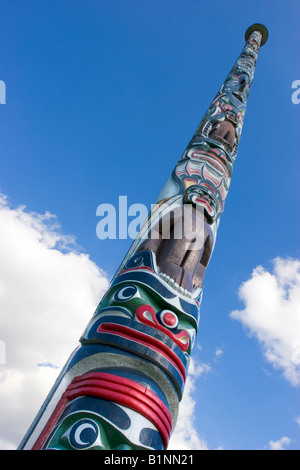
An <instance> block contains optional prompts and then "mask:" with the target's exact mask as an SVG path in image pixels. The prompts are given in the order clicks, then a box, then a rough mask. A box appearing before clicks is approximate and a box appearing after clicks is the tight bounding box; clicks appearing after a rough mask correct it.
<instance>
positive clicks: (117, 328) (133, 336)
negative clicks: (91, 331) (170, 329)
mask: <svg viewBox="0 0 300 470" xmlns="http://www.w3.org/2000/svg"><path fill="white" fill-rule="evenodd" d="M97 331H98V332H99V333H102V332H103V333H110V334H114V335H118V336H121V337H123V338H126V339H129V340H131V341H135V342H136V343H140V344H142V345H144V346H147V347H148V348H150V349H152V350H153V351H156V352H157V353H159V354H161V355H162V356H164V357H165V358H166V359H167V360H168V361H169V362H170V363H171V364H172V365H173V366H174V367H175V368H176V369H177V371H178V372H179V374H180V376H181V378H182V380H183V381H184V382H185V380H186V372H185V367H184V365H183V363H182V362H181V360H180V358H179V357H178V356H177V355H176V354H175V353H174V351H172V349H170V348H169V347H168V346H167V345H166V344H165V343H163V342H162V341H160V340H158V339H156V338H154V337H152V336H150V335H147V334H145V333H142V332H141V331H138V330H135V329H133V328H129V327H128V326H124V325H118V324H117V323H102V324H101V325H100V326H99V328H98V329H97Z"/></svg>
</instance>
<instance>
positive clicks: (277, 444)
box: [269, 436, 291, 450]
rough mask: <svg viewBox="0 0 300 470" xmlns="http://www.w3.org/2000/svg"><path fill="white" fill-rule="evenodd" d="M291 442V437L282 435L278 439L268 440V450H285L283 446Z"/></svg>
mask: <svg viewBox="0 0 300 470" xmlns="http://www.w3.org/2000/svg"><path fill="white" fill-rule="evenodd" d="M290 443H291V439H290V438H289V437H286V436H284V437H282V438H281V439H279V440H278V441H270V442H269V446H270V450H285V449H284V446H288V445H290Z"/></svg>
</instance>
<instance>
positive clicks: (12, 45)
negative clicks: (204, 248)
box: [0, 0, 300, 449]
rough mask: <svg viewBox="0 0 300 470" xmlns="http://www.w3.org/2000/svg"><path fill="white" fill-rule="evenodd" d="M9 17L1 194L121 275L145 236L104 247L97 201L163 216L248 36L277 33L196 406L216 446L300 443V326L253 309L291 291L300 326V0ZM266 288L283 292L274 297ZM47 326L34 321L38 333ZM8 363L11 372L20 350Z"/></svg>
mask: <svg viewBox="0 0 300 470" xmlns="http://www.w3.org/2000/svg"><path fill="white" fill-rule="evenodd" d="M0 9H1V15H0V17H1V20H0V21H1V25H0V26H1V28H0V48H1V55H0V60H1V72H0V73H1V76H0V79H1V80H3V81H4V82H5V84H6V104H5V105H2V106H1V109H0V121H1V144H0V145H1V157H0V191H1V193H2V194H3V195H5V196H7V198H8V199H7V200H8V201H9V208H10V211H11V212H12V211H13V210H14V209H15V208H17V207H19V206H20V205H24V206H26V210H25V209H24V211H25V212H26V211H28V212H31V213H34V214H35V216H34V217H35V220H37V214H45V212H50V213H51V214H54V215H55V217H56V219H55V221H57V222H58V223H59V224H60V226H61V229H60V231H61V233H63V234H65V235H70V236H72V237H76V242H77V244H78V246H80V247H81V248H80V249H81V251H82V252H83V253H84V254H86V255H88V256H89V259H90V260H91V262H92V263H95V265H97V266H98V267H99V268H100V269H101V270H103V272H104V273H103V272H102V271H101V273H102V274H101V275H102V277H103V278H104V277H105V278H107V279H108V280H109V279H110V278H111V277H112V276H113V274H114V273H115V271H116V269H117V268H118V266H119V264H120V262H121V261H122V259H123V257H124V256H125V254H126V252H127V250H128V248H129V246H130V244H131V242H132V240H130V239H127V240H119V239H117V240H99V239H98V238H97V236H96V225H97V222H98V221H99V218H97V217H96V209H97V207H98V205H99V204H102V203H110V204H114V205H115V206H116V207H117V206H118V198H119V196H120V195H126V196H127V198H128V205H130V204H133V203H142V204H145V205H146V206H147V207H148V208H149V209H150V206H151V203H153V202H154V200H155V198H156V196H157V195H158V193H159V191H160V189H161V188H162V186H163V185H164V183H165V181H166V179H167V177H168V176H169V174H170V173H171V171H172V170H173V167H174V166H175V164H176V162H177V161H178V159H179V158H180V156H181V153H182V152H183V150H184V148H185V146H186V145H187V143H188V142H189V140H190V138H191V137H192V135H193V133H194V131H195V130H196V128H197V126H198V124H199V122H200V120H201V119H202V117H203V115H204V113H205V112H206V109H207V108H208V106H209V105H210V103H211V101H212V99H213V98H214V96H215V94H216V93H217V91H218V89H219V87H220V85H221V84H222V82H223V80H224V79H225V77H226V75H227V73H228V72H229V71H230V69H231V67H232V65H233V64H234V62H235V60H236V58H237V57H238V55H239V54H240V52H241V50H242V48H243V45H244V33H245V30H246V29H247V27H248V26H250V25H251V24H253V23H257V22H259V23H263V24H265V25H266V26H267V28H268V30H269V40H268V42H267V44H266V45H265V46H263V47H262V49H261V50H260V53H259V57H258V62H257V68H256V72H255V78H254V82H253V85H252V87H251V91H250V96H249V100H248V107H247V112H246V117H245V122H244V128H243V132H242V137H241V143H240V147H239V153H238V157H237V161H236V164H235V167H234V171H233V177H232V182H231V187H230V190H229V194H228V197H227V200H226V205H225V212H224V215H223V217H222V220H221V223H220V226H219V231H218V236H217V243H216V247H215V251H214V253H213V256H212V259H211V262H210V265H209V267H208V269H207V274H206V279H205V285H204V298H203V302H202V307H201V321H200V329H199V333H198V338H197V346H196V347H195V349H194V353H193V358H194V359H195V361H196V362H197V364H198V365H199V367H198V372H199V373H198V376H195V377H194V382H193V386H194V389H193V391H192V392H191V397H190V400H191V402H192V403H193V406H194V408H193V416H194V418H195V423H196V431H197V436H198V438H199V439H200V440H201V442H205V443H206V445H207V447H208V448H210V449H213V448H219V447H221V448H224V449H263V448H272V447H273V448H276V446H277V447H280V446H281V447H284V448H286V449H299V448H300V435H299V431H300V429H299V426H300V424H299V423H297V419H298V421H299V422H300V403H299V384H300V378H299V376H300V372H299V362H300V361H299V360H298V362H297V360H296V361H295V359H294V360H293V361H291V360H290V359H289V358H287V357H286V352H285V351H286V349H284V348H285V347H286V348H287V349H288V346H287V343H288V341H289V339H290V338H291V336H289V333H287V334H286V336H284V338H282V337H281V336H280V332H282V331H283V330H285V325H286V324H288V323H289V322H290V327H291V330H293V328H292V327H293V325H294V324H297V325H298V324H299V322H298V320H297V318H296V317H293V318H294V319H293V320H289V318H288V315H287V319H286V320H285V319H282V317H280V312H282V310H280V309H279V311H278V312H279V313H278V315H277V316H276V318H275V319H274V318H273V317H272V315H273V314H274V315H275V311H276V314H277V310H276V309H278V304H276V302H275V301H274V302H275V303H274V308H273V309H272V308H270V312H269V313H268V314H266V318H268V319H269V321H270V322H271V323H272V322H273V320H274V322H273V323H272V325H273V326H274V325H276V326H277V328H275V326H274V328H273V329H272V325H271V324H270V323H269V324H268V325H269V326H270V329H268V325H267V326H263V325H262V324H261V323H259V321H254V319H253V308H252V304H253V302H252V300H253V298H255V299H260V300H259V302H260V303H259V305H258V307H257V309H258V310H259V309H261V312H262V315H263V314H264V307H263V305H264V302H265V301H266V299H268V298H269V299H270V302H269V306H270V305H273V303H272V302H273V300H274V299H273V297H272V296H273V294H274V295H276V292H277V293H278V291H280V292H281V293H282V298H281V303H280V302H279V304H280V305H283V303H284V302H285V303H284V305H285V306H286V309H287V312H288V311H289V310H288V307H289V305H291V309H292V310H293V311H294V309H296V310H295V311H296V312H297V311H298V319H299V311H300V305H299V296H298V297H297V293H298V294H299V290H297V289H298V288H299V275H298V274H299V265H298V263H299V259H300V250H299V222H300V221H299V170H300V160H299V145H300V138H299V131H298V129H299V115H300V104H299V105H296V104H293V102H292V100H291V97H292V93H293V90H292V88H291V87H292V83H293V81H294V80H300V67H299V60H298V58H299V53H300V51H299V47H300V32H299V14H300V5H299V2H298V1H297V0H294V1H292V0H286V1H285V2H282V1H278V0H274V1H272V2H271V1H267V0H260V1H257V0H254V1H252V2H251V3H250V4H249V3H248V2H240V1H235V0H224V1H221V0H215V1H214V2H209V1H203V0H198V1H196V0H185V1H183V0H160V1H158V0H157V1H151V0H149V1H146V0H139V1H135V0H123V1H115V0H110V1H108V0H103V1H101V0H98V1H90V0H86V1H81V0H73V1H71V0H61V1H56V0H51V1H48V0H43V1H37V0H36V1H32V0H27V1H26V2H25V1H20V0H10V1H8V0H2V2H1V6H0ZM22 220H23V222H24V220H25V219H24V218H23V219H22ZM26 220H27V219H26ZM43 222H45V220H43ZM24 223H26V221H25V222H24ZM51 233H52V234H53V232H51ZM20 236H21V234H20ZM275 259H277V260H278V259H279V260H280V262H277V264H276V262H275V264H274V261H272V260H275ZM8 263H9V261H8ZM17 263H18V262H17V260H16V270H17V271H18V264H17ZM7 266H8V268H10V265H9V264H8V265H7ZM258 266H261V267H262V268H260V270H258V271H256V275H255V276H256V277H255V276H254V278H253V277H252V274H253V271H254V270H255V269H256V268H257V267H258ZM8 268H7V269H8ZM22 268H23V266H22ZM276 269H277V270H276ZM3 276H4V278H5V272H4V273H3ZM6 278H7V277H6ZM267 278H268V279H271V280H273V281H274V282H275V284H276V282H277V284H276V285H277V287H275V289H273V287H272V286H271V287H270V290H265V291H264V290H262V288H260V286H263V285H264V284H263V281H264V280H265V279H267ZM32 279H34V277H33V278H32ZM255 279H256V280H258V282H257V283H255ZM247 282H248V284H247V286H248V290H247V289H246V292H244V294H242V295H243V297H242V298H241V297H240V296H239V291H240V287H241V285H242V284H243V283H247ZM293 289H294V290H293ZM291 292H294V296H292V295H290V294H291ZM30 295H31V297H33V296H34V295H35V288H34V283H33V285H32V291H31V294H30ZM39 295H40V291H39ZM74 295H76V293H74ZM0 298H1V290H0ZM295 299H298V300H295ZM29 300H30V297H29ZM99 300H100V298H99ZM289 302H291V304H289ZM297 302H298V303H297ZM2 305H4V306H5V305H7V303H3V304H2ZM298 307H299V309H298V310H297V308H298ZM258 310H256V311H258ZM234 311H235V312H237V311H239V312H244V314H240V315H239V314H236V315H234V314H232V312H234ZM259 311H260V310H259ZM92 313H93V311H92V310H91V311H90V312H87V318H89V316H91V315H92ZM1 315H2V317H3V318H5V315H8V314H7V313H6V310H5V308H4V310H3V311H2V312H1ZM234 316H235V320H234V319H233V317H234ZM47 318H48V317H45V319H44V322H46V319H47ZM260 318H261V317H260ZM295 318H296V320H295ZM277 320H278V322H277ZM10 321H11V323H14V321H15V320H14V318H13V317H12V318H10ZM69 321H70V322H72V312H70V313H69ZM293 322H294V323H293ZM297 322H298V323H297ZM4 323H5V322H4ZM5 324H7V322H6V323H5ZM39 324H43V319H40V318H39V320H38V321H37V322H36V319H35V317H34V316H31V317H30V319H29V320H28V324H27V327H28V335H29V337H30V335H31V334H32V331H33V330H34V331H36V334H37V335H38V333H37V328H38V325H39ZM281 325H283V326H284V327H283V328H282V327H281ZM43 327H45V325H44V326H43ZM7 328H8V327H7ZM3 331H5V328H4V330H3ZM249 331H251V332H252V335H250V334H249ZM64 334H65V335H67V334H68V333H66V332H65V333H64ZM299 336H300V332H299ZM1 339H2V337H1V332H0V340H1ZM292 339H293V340H294V343H295V341H296V342H297V341H298V337H297V336H292ZM61 341H64V339H63V335H62V337H61ZM5 342H6V343H7V351H9V344H8V340H6V339H5ZM278 344H280V345H281V346H282V347H281V346H280V348H279V349H278V348H277V346H276V345H278ZM297 344H298V343H297ZM274 345H275V346H274ZM294 346H295V345H294ZM294 346H293V347H294ZM57 347H58V348H59V347H60V346H59V344H58V346H57ZM295 347H296V346H295ZM276 348H277V349H276ZM279 350H280V351H279ZM283 350H284V352H283ZM274 351H275V352H276V354H277V356H276V359H274V355H273V356H272V357H271V353H274ZM71 352H72V351H71V350H69V353H71ZM296 352H297V351H296ZM276 354H275V355H276ZM297 357H298V358H299V355H298V356H297ZM272 358H273V359H272ZM16 361H17V360H16ZM49 361H50V362H51V358H47V357H45V358H44V361H41V360H36V363H39V364H41V363H42V362H44V363H45V364H47V363H48V362H49ZM291 363H292V365H293V366H295V367H294V369H295V370H293V373H294V374H296V379H295V377H294V376H293V377H294V378H291V373H290V372H291V371H290V366H291ZM18 367H19V368H21V367H22V366H21V365H20V364H19V365H18ZM201 367H202V368H201ZM0 368H2V371H0V372H1V373H2V374H4V376H5V374H6V373H8V372H7V371H8V370H9V369H10V365H9V355H8V353H7V364H6V365H0ZM44 369H45V370H44V371H43V372H45V374H46V373H47V372H49V371H50V369H51V368H47V367H45V368H44ZM19 370H21V369H19ZM52 372H53V371H52V370H51V373H52ZM49 373H50V372H49ZM298 379H299V382H297V380H298ZM296 382H297V383H296ZM24 387H25V385H24ZM26 393H29V390H28V389H27V391H26ZM17 409H18V410H19V407H17ZM12 410H13V408H12ZM36 411H37V409H36V410H33V416H34V414H35V412H36ZM18 412H19V411H18ZM20 413H21V412H20ZM21 414H22V413H21ZM191 419H192V417H191ZM29 424H30V422H27V423H26V422H25V423H23V426H24V431H25V430H26V429H27V427H28V426H29ZM7 426H8V425H6V424H5V422H4V424H3V425H2V427H1V426H0V432H1V438H0V441H1V439H2V441H1V442H3V444H2V445H3V447H5V446H10V445H13V443H14V439H16V437H15V435H14V433H13V432H11V431H9V430H8V429H7ZM20 437H22V436H20ZM282 438H287V439H288V440H286V439H285V440H282V441H280V440H281V439H282ZM270 442H273V444H272V443H271V444H270ZM16 444H17V443H16Z"/></svg>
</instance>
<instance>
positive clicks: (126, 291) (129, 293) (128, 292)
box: [114, 284, 137, 302]
mask: <svg viewBox="0 0 300 470" xmlns="http://www.w3.org/2000/svg"><path fill="white" fill-rule="evenodd" d="M136 293H137V288H136V286H134V285H132V284H128V285H127V286H125V287H122V288H121V289H119V290H118V291H117V292H115V295H114V300H116V301H117V302H124V301H125V300H129V299H131V298H132V297H134V296H135V294H136Z"/></svg>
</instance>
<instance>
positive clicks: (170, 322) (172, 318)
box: [159, 310, 179, 330]
mask: <svg viewBox="0 0 300 470" xmlns="http://www.w3.org/2000/svg"><path fill="white" fill-rule="evenodd" d="M159 319H160V321H161V322H162V324H163V325H164V326H166V327H167V328H170V329H171V330H173V329H175V328H177V326H178V323H179V320H178V317H177V315H175V313H173V312H170V311H169V310H163V311H162V312H161V313H160V315H159Z"/></svg>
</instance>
